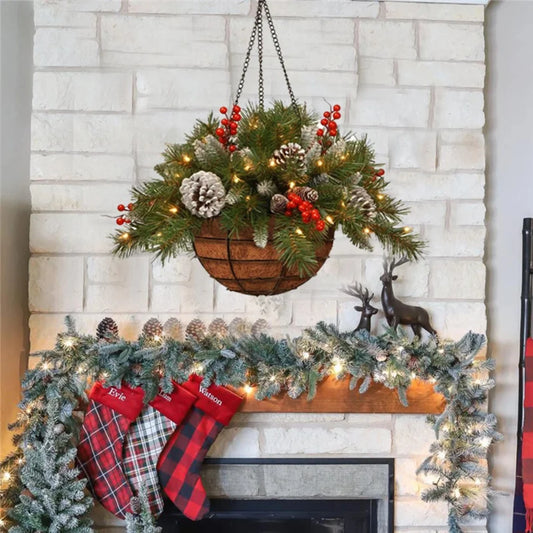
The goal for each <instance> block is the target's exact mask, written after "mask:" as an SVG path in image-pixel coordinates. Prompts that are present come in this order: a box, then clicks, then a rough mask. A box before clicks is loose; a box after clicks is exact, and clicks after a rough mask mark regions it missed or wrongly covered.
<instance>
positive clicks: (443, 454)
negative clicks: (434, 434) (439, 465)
mask: <svg viewBox="0 0 533 533" xmlns="http://www.w3.org/2000/svg"><path fill="white" fill-rule="evenodd" d="M437 457H438V458H439V459H440V460H441V461H444V459H446V452H445V451H444V450H440V451H439V452H438V453H437Z"/></svg>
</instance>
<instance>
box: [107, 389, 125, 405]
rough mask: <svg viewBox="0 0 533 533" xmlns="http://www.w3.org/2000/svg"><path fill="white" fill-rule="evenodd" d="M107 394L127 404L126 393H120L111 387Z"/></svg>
mask: <svg viewBox="0 0 533 533" xmlns="http://www.w3.org/2000/svg"><path fill="white" fill-rule="evenodd" d="M107 394H109V396H113V398H116V399H117V400H120V401H121V402H125V401H126V395H125V394H124V393H122V392H120V391H118V390H117V389H115V388H114V387H111V388H110V389H109V392H108V393H107Z"/></svg>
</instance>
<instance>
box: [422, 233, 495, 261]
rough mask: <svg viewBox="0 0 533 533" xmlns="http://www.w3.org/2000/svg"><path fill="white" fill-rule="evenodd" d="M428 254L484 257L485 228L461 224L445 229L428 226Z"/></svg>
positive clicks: (426, 234)
mask: <svg viewBox="0 0 533 533" xmlns="http://www.w3.org/2000/svg"><path fill="white" fill-rule="evenodd" d="M424 238H425V239H426V240H427V242H428V249H427V255H428V256H433V257H483V253H484V243H485V228H484V227H483V226H460V227H454V228H449V229H444V230H443V228H439V227H435V226H428V227H426V229H425V232H424Z"/></svg>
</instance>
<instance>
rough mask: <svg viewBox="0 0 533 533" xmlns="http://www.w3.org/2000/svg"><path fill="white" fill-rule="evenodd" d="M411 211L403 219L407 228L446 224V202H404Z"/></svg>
mask: <svg viewBox="0 0 533 533" xmlns="http://www.w3.org/2000/svg"><path fill="white" fill-rule="evenodd" d="M404 204H405V206H406V207H407V208H408V209H409V213H407V214H406V215H405V216H404V217H403V221H404V222H405V224H406V225H407V226H419V225H422V224H429V225H432V226H443V227H444V225H445V222H446V202H444V201H425V202H404Z"/></svg>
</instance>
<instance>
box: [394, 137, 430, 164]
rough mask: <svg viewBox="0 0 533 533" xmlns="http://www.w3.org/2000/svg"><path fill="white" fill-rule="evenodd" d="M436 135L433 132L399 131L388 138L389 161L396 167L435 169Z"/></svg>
mask: <svg viewBox="0 0 533 533" xmlns="http://www.w3.org/2000/svg"><path fill="white" fill-rule="evenodd" d="M436 155H437V135H436V133H435V132H431V131H429V132H410V131H401V132H397V133H394V134H393V135H392V136H391V137H390V139H389V162H390V166H391V167H396V168H420V169H422V170H428V171H432V170H435V164H436Z"/></svg>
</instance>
